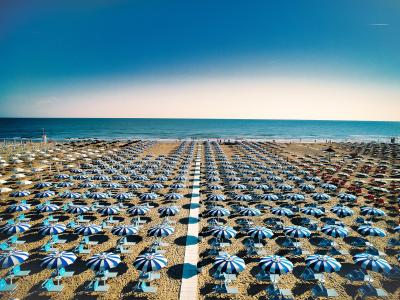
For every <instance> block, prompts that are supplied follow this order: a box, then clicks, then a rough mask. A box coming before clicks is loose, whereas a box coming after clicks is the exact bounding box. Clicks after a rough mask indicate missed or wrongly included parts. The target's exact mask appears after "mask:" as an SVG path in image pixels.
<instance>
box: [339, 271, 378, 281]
mask: <svg viewBox="0 0 400 300" xmlns="http://www.w3.org/2000/svg"><path fill="white" fill-rule="evenodd" d="M345 277H346V278H347V279H348V280H349V281H350V282H356V281H365V282H372V281H373V279H372V278H371V276H369V275H368V274H367V273H366V272H365V271H363V270H362V269H355V270H353V271H351V272H350V273H348V274H346V276H345Z"/></svg>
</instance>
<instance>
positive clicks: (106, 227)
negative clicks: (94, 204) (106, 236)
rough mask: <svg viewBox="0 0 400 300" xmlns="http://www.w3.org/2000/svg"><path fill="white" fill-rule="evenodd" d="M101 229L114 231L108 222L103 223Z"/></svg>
mask: <svg viewBox="0 0 400 300" xmlns="http://www.w3.org/2000/svg"><path fill="white" fill-rule="evenodd" d="M101 228H103V229H112V228H113V227H112V226H111V225H108V224H107V222H106V221H103V222H102V223H101Z"/></svg>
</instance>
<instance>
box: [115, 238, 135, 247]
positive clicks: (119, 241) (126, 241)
mask: <svg viewBox="0 0 400 300" xmlns="http://www.w3.org/2000/svg"><path fill="white" fill-rule="evenodd" d="M118 244H121V245H124V246H135V245H136V242H128V239H127V237H126V236H124V237H122V238H120V239H119V240H118Z"/></svg>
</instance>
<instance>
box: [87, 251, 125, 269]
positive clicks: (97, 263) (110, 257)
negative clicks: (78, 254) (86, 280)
mask: <svg viewBox="0 0 400 300" xmlns="http://www.w3.org/2000/svg"><path fill="white" fill-rule="evenodd" d="M120 262H121V258H120V256H119V255H118V254H115V253H112V252H102V253H99V254H95V255H93V256H92V257H91V258H89V260H88V261H87V263H86V265H87V266H88V267H89V268H91V269H92V270H94V271H105V270H108V269H112V268H115V267H116V266H118V264H119V263H120Z"/></svg>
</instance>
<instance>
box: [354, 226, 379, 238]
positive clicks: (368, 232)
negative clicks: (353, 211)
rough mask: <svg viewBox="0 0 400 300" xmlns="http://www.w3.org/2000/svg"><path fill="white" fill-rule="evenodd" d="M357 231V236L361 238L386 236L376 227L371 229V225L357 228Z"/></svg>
mask: <svg viewBox="0 0 400 300" xmlns="http://www.w3.org/2000/svg"><path fill="white" fill-rule="evenodd" d="M357 231H358V233H359V234H361V235H363V236H380V237H383V236H386V233H385V231H384V230H383V229H380V228H378V227H373V226H371V225H361V226H360V227H358V228H357Z"/></svg>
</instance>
